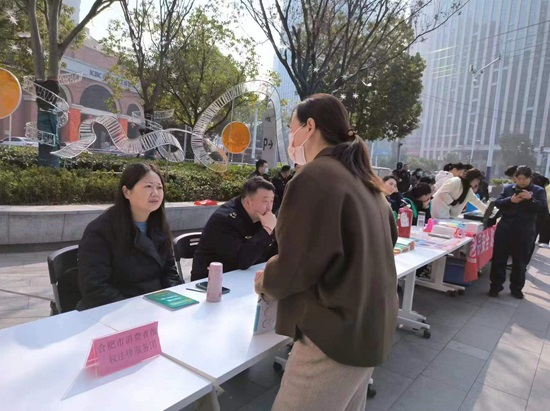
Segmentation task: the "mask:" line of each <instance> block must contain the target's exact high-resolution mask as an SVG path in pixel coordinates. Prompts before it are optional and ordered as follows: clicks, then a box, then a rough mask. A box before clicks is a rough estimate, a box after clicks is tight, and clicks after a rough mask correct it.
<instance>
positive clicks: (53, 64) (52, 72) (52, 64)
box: [35, 0, 62, 168]
mask: <svg viewBox="0 0 550 411" xmlns="http://www.w3.org/2000/svg"><path fill="white" fill-rule="evenodd" d="M60 8H61V1H60V0H48V23H49V24H48V26H49V27H48V41H49V49H48V56H49V58H48V79H47V80H46V81H37V82H36V83H37V84H39V85H40V86H42V87H44V88H45V89H47V90H49V91H50V92H52V93H54V94H56V95H59V81H58V77H59V61H60V59H61V57H62V55H61V56H60V55H59V46H58V23H59V13H60ZM35 57H36V56H35ZM35 60H36V58H35ZM42 78H43V77H42ZM36 104H37V106H38V119H37V120H38V121H37V123H36V127H37V129H38V132H39V133H40V132H46V133H51V134H54V135H55V139H54V141H53V145H50V144H42V142H39V144H38V164H39V165H41V166H43V167H53V168H59V157H57V156H55V155H52V154H51V153H52V151H57V150H59V148H60V141H59V120H58V117H57V114H56V112H55V110H56V107H54V106H52V105H51V104H45V103H44V102H43V101H42V100H40V99H37V100H36Z"/></svg>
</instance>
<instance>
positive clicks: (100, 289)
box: [76, 210, 181, 310]
mask: <svg viewBox="0 0 550 411" xmlns="http://www.w3.org/2000/svg"><path fill="white" fill-rule="evenodd" d="M112 218H113V217H112V215H111V211H110V210H107V211H106V212H105V213H103V214H102V215H100V216H99V217H98V218H96V219H95V220H94V221H92V222H91V223H90V224H88V227H86V230H85V231H84V235H83V236H82V240H81V241H80V244H79V247H78V282H79V288H80V293H81V294H82V299H81V300H80V301H79V303H78V305H77V307H76V309H77V310H86V309H88V308H92V307H98V306H100V305H104V304H109V303H113V302H115V301H120V300H124V299H126V298H130V297H135V296H138V295H142V294H146V293H150V292H153V291H157V290H161V289H163V288H167V287H173V286H175V285H178V284H181V280H180V277H179V275H178V271H177V269H176V264H175V261H174V257H173V255H172V253H171V252H170V253H169V254H168V255H164V254H163V253H162V252H161V251H160V250H161V249H162V245H163V244H164V241H165V237H164V234H162V233H160V232H153V233H152V234H151V238H149V237H148V236H147V235H145V234H143V233H142V232H141V231H139V230H138V229H137V228H136V231H137V232H136V235H135V238H134V244H133V245H132V247H131V249H130V250H128V251H123V250H122V249H121V247H118V246H117V244H115V241H116V240H115V239H116V238H117V236H115V234H114V227H113V223H112Z"/></svg>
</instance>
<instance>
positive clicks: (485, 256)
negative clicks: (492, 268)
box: [464, 226, 496, 282]
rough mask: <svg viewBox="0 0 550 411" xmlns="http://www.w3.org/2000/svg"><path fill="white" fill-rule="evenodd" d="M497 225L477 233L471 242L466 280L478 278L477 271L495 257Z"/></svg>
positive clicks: (465, 272) (465, 274) (465, 271)
mask: <svg viewBox="0 0 550 411" xmlns="http://www.w3.org/2000/svg"><path fill="white" fill-rule="evenodd" d="M495 231H496V226H493V227H490V228H487V229H485V230H483V231H482V232H481V233H479V234H476V235H474V236H473V238H472V242H471V243H470V249H469V252H468V259H467V260H466V269H465V270H464V281H466V282H469V281H474V280H477V271H478V270H480V269H481V268H483V267H484V266H485V265H486V264H487V263H488V262H489V261H491V258H493V247H494V243H495Z"/></svg>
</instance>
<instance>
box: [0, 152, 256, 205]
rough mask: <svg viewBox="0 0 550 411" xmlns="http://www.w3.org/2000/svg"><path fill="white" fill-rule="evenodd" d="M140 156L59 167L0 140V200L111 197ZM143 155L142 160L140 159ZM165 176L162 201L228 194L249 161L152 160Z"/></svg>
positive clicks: (84, 159) (88, 159)
mask: <svg viewBox="0 0 550 411" xmlns="http://www.w3.org/2000/svg"><path fill="white" fill-rule="evenodd" d="M139 161H144V160H143V159H134V158H130V159H128V158H121V157H116V156H108V155H98V154H96V155H93V156H92V155H90V154H83V155H81V156H79V157H77V158H76V159H73V160H63V161H62V168H60V169H59V170H55V169H51V168H43V167H38V161H37V152H36V149H32V148H23V147H12V148H7V147H1V146H0V204H2V205H27V204H28V205H39V204H94V203H95V204H100V203H111V202H112V201H113V198H114V193H115V191H116V188H117V185H118V181H119V178H120V172H121V171H122V170H123V169H124V166H125V165H126V164H128V163H129V162H139ZM145 161H146V160H145ZM154 162H155V164H157V166H158V167H159V168H160V169H161V171H162V172H163V174H164V178H165V180H166V201H169V202H179V201H195V200H203V199H207V198H208V199H212V200H218V201H224V200H228V199H230V198H232V197H234V196H236V195H238V194H239V193H240V191H241V187H242V184H243V182H244V181H245V179H246V177H247V176H248V175H249V174H250V173H251V172H252V171H253V170H254V169H253V168H252V167H250V166H230V167H229V170H228V171H227V172H226V173H223V174H220V173H215V172H213V171H210V170H208V169H207V168H205V167H203V166H201V165H199V164H193V163H169V162H166V161H154Z"/></svg>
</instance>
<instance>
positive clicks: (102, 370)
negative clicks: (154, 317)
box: [86, 321, 162, 377]
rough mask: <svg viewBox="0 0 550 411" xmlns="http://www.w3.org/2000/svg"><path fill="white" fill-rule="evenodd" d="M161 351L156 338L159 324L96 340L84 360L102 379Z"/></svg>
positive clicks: (156, 322)
mask: <svg viewBox="0 0 550 411" xmlns="http://www.w3.org/2000/svg"><path fill="white" fill-rule="evenodd" d="M161 352H162V350H161V347H160V340H159V335H158V321H155V322H154V323H151V324H147V325H142V326H140V327H137V328H132V329H131V330H127V331H122V332H119V333H116V334H112V335H109V336H107V337H101V338H96V339H95V340H93V341H92V348H91V349H90V354H89V355H88V359H87V360H86V368H87V367H95V370H96V374H97V375H98V376H100V377H103V376H105V375H108V374H112V373H114V372H117V371H120V370H122V369H124V368H128V367H131V366H132V365H136V364H138V363H140V362H142V361H145V360H147V359H149V358H152V357H156V356H158V355H160V354H161Z"/></svg>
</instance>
